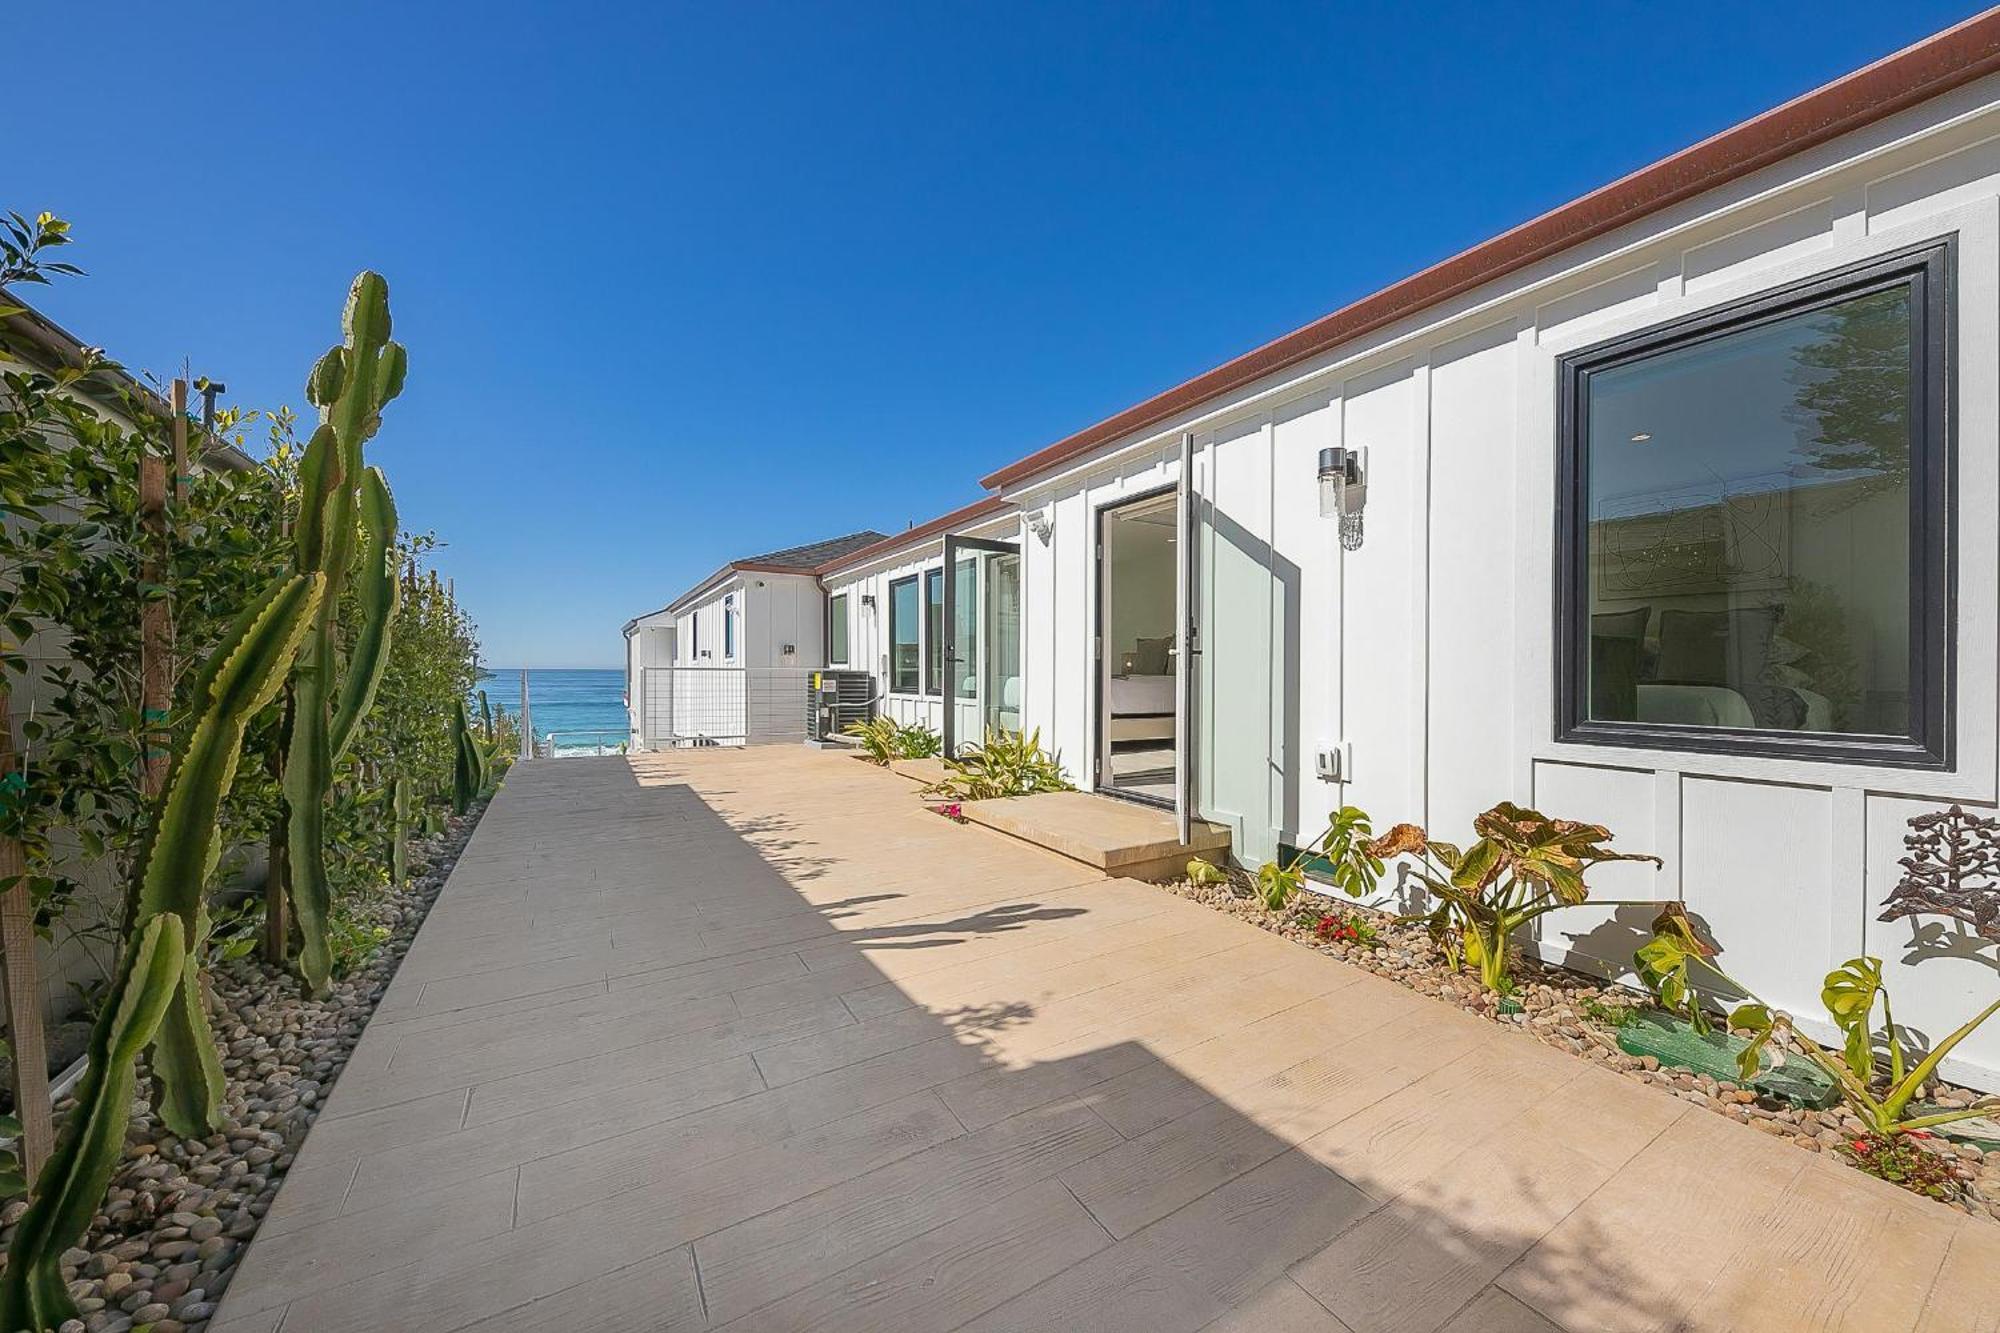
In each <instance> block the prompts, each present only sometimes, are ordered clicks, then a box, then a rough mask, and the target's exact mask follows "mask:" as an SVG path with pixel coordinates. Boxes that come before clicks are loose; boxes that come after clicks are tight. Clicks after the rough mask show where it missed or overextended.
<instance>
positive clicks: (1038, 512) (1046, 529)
mask: <svg viewBox="0 0 2000 1333" xmlns="http://www.w3.org/2000/svg"><path fill="white" fill-rule="evenodd" d="M1021 518H1022V521H1023V522H1025V523H1026V524H1027V525H1028V531H1030V532H1032V533H1034V534H1035V537H1036V539H1037V540H1039V541H1040V542H1041V543H1042V545H1044V546H1047V545H1048V544H1049V538H1050V536H1052V535H1053V534H1054V533H1055V525H1054V524H1052V523H1050V522H1049V511H1048V510H1046V509H1030V510H1029V511H1028V512H1027V513H1025V514H1023V515H1021Z"/></svg>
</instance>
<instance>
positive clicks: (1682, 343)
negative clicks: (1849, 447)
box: [1554, 237, 1958, 770]
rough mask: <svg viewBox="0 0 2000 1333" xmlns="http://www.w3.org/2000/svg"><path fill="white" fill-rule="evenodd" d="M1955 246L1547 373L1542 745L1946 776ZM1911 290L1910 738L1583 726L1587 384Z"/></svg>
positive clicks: (1842, 273) (1798, 286) (1816, 284)
mask: <svg viewBox="0 0 2000 1333" xmlns="http://www.w3.org/2000/svg"><path fill="white" fill-rule="evenodd" d="M1956 279H1957V241H1956V238H1955V237H1946V238H1944V239H1942V240H1938V241H1932V242H1926V243H1925V244H1922V245H1916V246H1911V247H1909V248H1907V249H1903V250H1898V251H1896V252H1894V253H1891V254H1887V255H1883V256H1880V257H1878V258H1875V259H1870V260H1866V261H1863V262H1861V263H1857V264H1851V265H1848V266H1846V267H1843V268H1840V269H1836V270H1833V271H1831V272H1828V273H1824V274H1819V275H1817V276H1815V277H1812V278H1809V279H1806V280H1804V281H1801V282H1796V283H1791V284H1788V285H1786V286H1783V287H1779V288H1775V289H1773V290H1771V291H1768V292H1763V293H1759V294H1758V295H1756V296H1752V297H1748V298H1746V299H1744V300H1741V301H1735V302H1731V303H1729V304H1726V305H1723V306H1720V307H1717V308H1714V309H1710V310H1705V311H1702V312H1700V313H1698V314H1694V315H1690V316H1688V317H1686V318H1684V319H1678V320H1673V321H1670V322H1668V323H1666V324H1661V325H1657V326H1654V327H1652V328H1648V329H1644V330H1641V331H1639V332H1637V333H1633V334H1629V335H1627V336H1624V337H1621V338H1614V339H1611V340H1610V341H1608V342H1602V343H1598V344H1596V345H1594V346H1591V347H1586V348H1583V349H1581V350H1579V351H1575V352H1572V353H1569V354H1568V355H1566V356H1564V357H1562V358H1561V360H1560V362H1559V363H1558V394H1559V399H1558V410H1557V431H1556V438H1557V466H1556V506H1555V510H1556V514H1555V521H1556V532H1555V569H1554V582H1555V662H1556V672H1555V676H1556V679H1555V739H1556V741H1557V742H1558V743H1564V744H1577V745H1594V746H1615V747H1620V748H1627V749H1648V750H1664V751H1680V752H1687V753H1696V754H1712V755H1727V756H1755V757H1760V758H1772V759H1789V760H1803V761H1808V762H1815V763H1833V764H1865V765H1874V766H1879V767H1884V768H1908V769H1935V770H1950V769H1951V768H1952V767H1953V763H1954V756H1953V747H1954V744H1955V736H1954V732H1955V730H1956V716H1957V710H1956V698H1955V695H1956V680H1955V676H1956V635H1957V622H1956V616H1955V615H1954V614H1953V605H1954V595H1955V592H1956V585H1957V572H1958V571H1957V561H1958V552H1957V534H1958V524H1957V507H1956V506H1957V458H1958V441H1957V416H1958V414H1957V410H1956V409H1957V404H1956V393H1957V382H1958V376H1957V365H1956V355H1957V349H1956V341H1957V339H1956V329H1957V321H1956V313H1955V311H1956V299H1957V291H1956V286H1957V283H1956ZM1896 287H1907V288H1908V289H1909V291H1910V312H1911V313H1910V323H1911V339H1910V357H1911V374H1912V382H1913V384H1914V386H1915V387H1914V391H1913V392H1912V394H1911V407H1912V412H1911V427H1910V663H1909V666H1910V710H1909V715H1910V727H1909V731H1908V733H1907V734H1905V735H1873V734H1847V733H1834V732H1785V731H1775V730H1765V729H1759V728H1747V727H1701V726H1690V725H1685V724H1679V725H1676V724H1668V723H1659V722H1637V721H1629V722H1627V721H1610V720H1601V719H1597V720H1594V719H1592V718H1590V717H1589V715H1588V709H1589V704H1590V687H1589V679H1590V677H1589V668H1590V585H1589V578H1590V563H1589V550H1590V534H1589V523H1590V472H1589V439H1590V417H1589V391H1590V376H1591V375H1592V374H1593V373H1595V372H1598V371H1602V370H1606V369H1612V368H1615V367H1619V366H1625V365H1630V364H1632V363H1633V362H1636V361H1641V360H1645V359H1647V358H1649V357H1652V356H1657V355H1659V354H1661V353H1663V352H1669V351H1676V350H1679V349H1681V348H1685V347H1690V346H1694V345H1696V344H1698V343H1701V342H1704V341H1708V340H1711V339H1714V338H1718V337H1722V336H1724V335H1726V334H1730V333H1735V332H1737V331H1739V330H1742V329H1746V328H1753V327H1756V326H1758V325H1761V324H1767V323H1771V322H1774V321H1776V320H1779V319H1783V318H1786V317H1789V316H1792V315H1797V314H1801V313H1804V312H1807V311H1810V310H1814V309H1819V308H1823V307H1826V306H1831V305H1838V304H1840V303H1842V302H1844V301H1847V300H1851V299H1853V298H1855V297H1859V296H1865V295H1868V294H1869V293H1871V292H1876V291H1883V290H1888V289H1892V288H1896Z"/></svg>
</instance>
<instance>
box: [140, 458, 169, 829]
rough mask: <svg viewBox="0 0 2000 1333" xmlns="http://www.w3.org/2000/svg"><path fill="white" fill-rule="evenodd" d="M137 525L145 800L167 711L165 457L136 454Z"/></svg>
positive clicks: (163, 761) (159, 768) (163, 769)
mask: <svg viewBox="0 0 2000 1333" xmlns="http://www.w3.org/2000/svg"><path fill="white" fill-rule="evenodd" d="M139 526H140V529H141V532H142V534H143V538H144V541H145V547H146V549H145V554H144V555H143V556H142V557H141V559H140V561H139V582H140V585H141V588H142V593H143V596H144V598H145V600H144V601H143V602H142V603H141V605H140V608H139V718H140V731H141V738H140V741H141V744H142V745H143V746H144V750H143V757H142V758H141V760H140V780H139V786H140V790H141V791H143V792H144V793H145V795H146V797H147V798H148V799H149V800H150V799H151V798H152V797H154V796H157V795H159V792H160V788H161V787H163V786H164V785H166V781H167V758H168V744H167V710H168V708H169V707H171V706H172V703H173V697H174V686H173V660H172V658H173V634H174V621H173V608H171V607H170V606H168V605H167V599H166V594H165V588H164V585H165V583H166V580H167V562H166V545H167V462H166V460H165V459H163V458H161V457H159V456H158V455H157V454H141V455H140V456H139Z"/></svg>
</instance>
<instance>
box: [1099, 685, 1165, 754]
mask: <svg viewBox="0 0 2000 1333" xmlns="http://www.w3.org/2000/svg"><path fill="white" fill-rule="evenodd" d="M1104 717H1105V734H1106V737H1107V738H1108V739H1109V740H1111V741H1112V742H1113V743H1116V742H1118V741H1140V740H1172V739H1173V735H1174V677H1173V675H1172V673H1171V672H1170V673H1168V674H1166V675H1163V676H1148V675H1139V674H1137V673H1131V674H1127V675H1122V676H1110V677H1107V678H1106V680H1105V682H1104Z"/></svg>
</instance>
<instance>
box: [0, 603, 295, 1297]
mask: <svg viewBox="0 0 2000 1333" xmlns="http://www.w3.org/2000/svg"><path fill="white" fill-rule="evenodd" d="M324 590H325V579H324V578H322V577H321V576H320V575H318V574H293V575H288V576H286V577H284V578H281V579H279V580H277V581H276V582H274V583H273V584H272V585H271V586H270V587H269V588H268V589H266V591H265V592H264V594H263V595H262V596H261V597H259V598H258V599H257V600H256V601H255V602H253V603H252V604H251V605H250V606H248V607H246V608H245V609H244V611H243V612H242V613H241V614H240V615H239V616H238V617H237V619H236V621H235V622H234V624H233V625H232V626H231V627H230V630H229V632H228V633H227V634H226V635H224V637H223V639H222V640H221V642H220V643H219V644H218V645H217V647H216V649H215V651H214V652H213V653H212V654H211V655H210V657H209V660H208V662H207V664H206V666H205V667H204V668H203V671H202V674H201V676H200V677H199V678H198V680H197V681H196V684H195V687H194V690H193V692H192V694H191V696H190V698H191V703H190V705H189V714H190V720H189V722H188V724H187V726H186V727H185V728H184V729H183V730H182V734H181V738H180V740H179V742H178V743H177V745H176V746H175V750H174V754H173V757H172V759H171V760H170V762H169V764H168V768H167V775H166V780H165V782H164V784H163V785H162V787H161V790H160V793H159V795H158V796H157V797H155V798H154V801H153V803H152V808H151V812H150V815H151V818H150V820H149V823H148V825H147V829H146V832H145V834H144V836H143V838H142V839H141V841H140V844H139V849H138V853H137V855H136V857H135V859H134V862H133V869H132V877H131V880H130V882H129V884H128V886H127V889H126V895H125V907H124V916H123V925H124V930H123V938H124V947H123V948H122V950H121V952H120V957H119V961H118V966H117V970H116V971H115V972H114V973H113V975H112V979H111V985H110V989H109V992H108V996H109V998H108V1000H107V1002H106V1004H105V1005H104V1007H103V1009H102V1010H101V1011H100V1012H99V1015H98V1019H97V1023H96V1025H95V1026H94V1027H93V1028H92V1030H91V1036H90V1046H89V1065H88V1068H87V1069H86V1071H85V1073H84V1076H83V1080H82V1081H81V1082H80V1083H78V1085H77V1089H76V1101H77V1105H76V1109H75V1110H73V1111H72V1112H70V1114H69V1117H68V1118H67V1119H66V1120H65V1121H64V1122H63V1129H62V1133H61V1135H60V1136H59V1137H58V1139H57V1141H56V1146H55V1150H54V1152H53V1153H52V1154H51V1155H50V1157H49V1161H48V1163H47V1165H45V1166H44V1167H43V1168H42V1173H41V1176H40V1177H39V1179H38V1180H37V1181H36V1184H35V1189H34V1192H33V1196H32V1198H31V1200H30V1202H29V1205H28V1210H27V1212H26V1213H25V1214H23V1216H22V1218H21V1220H20V1222H19V1224H18V1226H17V1228H16V1231H15V1235H14V1240H13V1244H12V1246H11V1248H10V1249H9V1251H8V1258H7V1268H6V1272H5V1273H4V1274H0V1328H7V1329H46V1328H54V1327H55V1326H56V1325H58V1324H60V1323H62V1322H63V1321H64V1320H66V1319H71V1318H74V1317H75V1314H76V1311H75V1307H74V1305H73V1304H72V1302H71V1300H70V1296H69V1292H68V1290H67V1289H66V1287H65V1285H64V1283H63V1278H62V1271H61V1267H60V1264H61V1259H62V1254H63V1251H65V1250H66V1249H68V1248H69V1247H70V1246H71V1245H73V1244H75V1242H76V1240H77V1238H78V1237H80V1236H81V1235H82V1234H83V1232H84V1230H85V1228H86V1227H87V1226H88V1225H89V1223H90V1219H91V1217H92V1215H93V1214H94V1213H95V1212H96V1211H97V1207H98V1204H99V1203H100V1202H101V1201H102V1200H103V1197H104V1190H105V1187H106V1185H107V1184H108V1183H109V1182H110V1179H111V1173H112V1171H113V1170H114V1169H115V1168H116V1167H117V1165H118V1161H119V1157H120V1155H121V1153H122V1152H123V1149H124V1140H125V1124H126V1119H127V1117H128V1115H129V1114H130V1109H131V1102H132V1093H133V1089H134V1086H135V1081H136V1077H137V1075H136V1071H135V1069H134V1061H135V1060H136V1059H137V1057H138V1055H139V1053H140V1052H141V1051H142V1050H145V1049H147V1048H148V1047H150V1048H151V1051H152V1058H151V1070H152V1075H153V1084H154V1090H155V1096H156V1100H157V1105H158V1109H159V1113H160V1116H161V1119H162V1120H163V1122H164V1123H165V1124H166V1125H167V1127H168V1128H169V1129H171V1130H172V1131H173V1132H174V1133H175V1134H178V1135H180V1136H182V1137H184V1138H198V1137H202V1136H204V1135H207V1134H209V1133H211V1132H213V1130H214V1128H215V1122H216V1116H217V1109H218V1107H219V1105H220V1102H221V1098H222V1065H221V1060H220V1057H219V1056H218V1055H217V1053H216V1048H215V1038H214V1034H213V1033H212V1031H211V1030H210V1028H209V1024H208V1015H207V1012H206V1011H205V1010H204V1008H203V1006H202V994H201V985H200V981H201V978H200V972H199V968H200V960H201V953H202V942H203V940H204V939H205V937H206V936H207V933H208V924H209V923H208V913H207V910H206V908H205V906H204V904H203V890H204V888H205V886H206V883H207V880H208V876H209V875H210V873H211V872H212V871H213V870H214V867H215V864H216V860H217V857H218V854H219V851H220V837H219V834H218V832H217V828H216V814H217V810H218V808H219V807H220V805H221V803H222V800H223V798H224V797H225V796H227V795H228V793H229V788H230V785H231V784H232V783H233V782H234V781H235V777H236V766H237V762H238V760H239V758H240V757H241V754H242V750H243V733H244V729H245V728H246V727H247V726H248V725H249V722H250V719H251V718H252V717H253V716H255V715H256V714H257V713H258V712H259V711H260V710H262V709H263V708H264V707H265V706H266V705H267V704H269V703H270V702H271V700H272V699H273V698H274V697H276V695H277V692H278V690H279V688H280V687H281V686H282V685H283V683H284V680H285V676H286V673H287V672H288V671H289V670H290V668H291V665H292V662H293V659H294V658H295V657H297V655H298V652H299V646H300V643H301V641H302V640H303V639H304V637H305V635H306V632H307V630H308V628H309V627H310V625H311V624H312V621H313V617H314V615H315V614H316V613H317V611H318V609H319V606H320V602H321V600H322V597H323V594H324Z"/></svg>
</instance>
